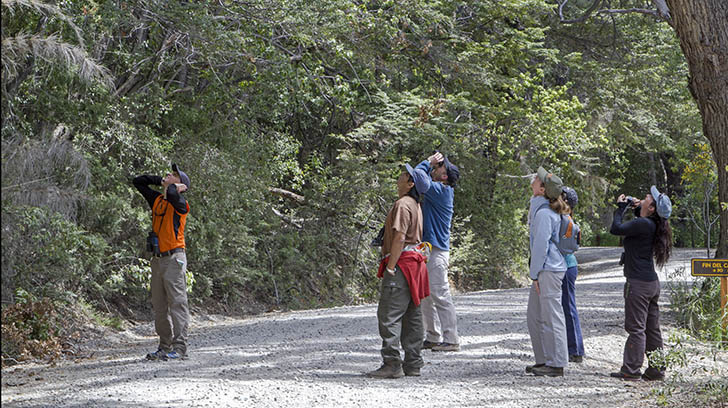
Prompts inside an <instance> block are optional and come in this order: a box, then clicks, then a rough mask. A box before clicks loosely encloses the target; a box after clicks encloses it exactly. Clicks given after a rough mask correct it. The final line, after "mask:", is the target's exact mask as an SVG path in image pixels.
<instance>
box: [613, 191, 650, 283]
mask: <svg viewBox="0 0 728 408" xmlns="http://www.w3.org/2000/svg"><path fill="white" fill-rule="evenodd" d="M626 209H627V203H619V204H618V208H617V209H616V210H615V211H614V218H613V219H612V228H611V229H610V230H609V232H610V233H612V234H614V235H623V236H624V276H626V277H627V278H629V279H637V280H641V281H646V282H652V281H656V280H657V279H658V276H657V273H656V272H655V261H654V254H653V243H654V241H655V233H656V231H657V225H656V224H655V222H654V221H653V220H652V219H650V218H646V217H639V216H638V217H636V218H635V219H633V220H631V221H627V222H625V223H624V224H623V223H622V217H623V216H624V213H625V211H626Z"/></svg>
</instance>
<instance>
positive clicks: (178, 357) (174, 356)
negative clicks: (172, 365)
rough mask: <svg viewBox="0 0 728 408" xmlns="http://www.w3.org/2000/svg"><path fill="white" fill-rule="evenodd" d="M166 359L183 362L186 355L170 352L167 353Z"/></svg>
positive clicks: (175, 351)
mask: <svg viewBox="0 0 728 408" xmlns="http://www.w3.org/2000/svg"><path fill="white" fill-rule="evenodd" d="M167 358H168V359H170V360H185V359H186V358H187V355H186V354H182V353H180V352H178V351H177V350H174V351H170V352H169V353H167Z"/></svg>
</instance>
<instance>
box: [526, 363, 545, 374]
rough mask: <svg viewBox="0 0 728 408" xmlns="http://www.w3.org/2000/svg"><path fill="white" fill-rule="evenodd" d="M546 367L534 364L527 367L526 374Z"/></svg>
mask: <svg viewBox="0 0 728 408" xmlns="http://www.w3.org/2000/svg"><path fill="white" fill-rule="evenodd" d="M545 365H546V364H534V365H530V366H526V372H527V373H532V372H533V369H534V368H540V367H543V366H545Z"/></svg>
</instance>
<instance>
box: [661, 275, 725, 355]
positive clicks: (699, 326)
mask: <svg viewBox="0 0 728 408" xmlns="http://www.w3.org/2000/svg"><path fill="white" fill-rule="evenodd" d="M682 273H684V270H683V269H677V270H676V271H675V274H676V276H679V275H681V274H682ZM669 288H670V299H671V301H672V306H673V311H674V313H675V316H676V317H677V320H678V322H679V323H680V324H681V325H682V326H683V327H685V328H686V329H687V330H688V332H689V333H691V334H692V335H694V336H696V337H698V338H699V339H701V340H706V341H714V342H720V341H722V340H723V337H724V336H725V334H726V333H724V330H723V327H722V323H721V322H722V321H723V312H722V310H721V308H720V278H713V277H699V278H696V280H695V281H692V282H684V281H672V282H670V284H669Z"/></svg>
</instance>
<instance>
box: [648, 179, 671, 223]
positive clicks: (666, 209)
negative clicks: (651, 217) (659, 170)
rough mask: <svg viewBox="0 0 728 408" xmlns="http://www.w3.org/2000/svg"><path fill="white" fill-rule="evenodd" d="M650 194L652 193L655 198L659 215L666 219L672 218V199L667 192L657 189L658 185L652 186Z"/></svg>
mask: <svg viewBox="0 0 728 408" xmlns="http://www.w3.org/2000/svg"><path fill="white" fill-rule="evenodd" d="M650 194H652V199H653V200H655V208H657V215H659V216H660V217H662V218H665V219H667V218H670V214H672V201H670V197H668V196H667V194H663V193H661V192H659V191H657V187H655V186H652V187H650Z"/></svg>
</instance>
